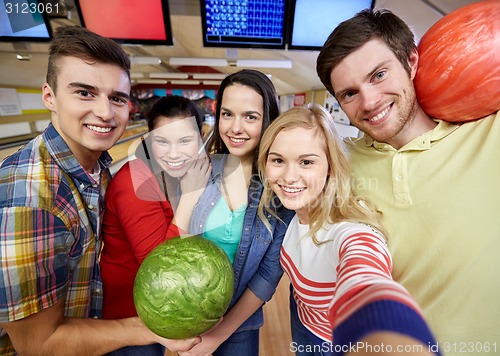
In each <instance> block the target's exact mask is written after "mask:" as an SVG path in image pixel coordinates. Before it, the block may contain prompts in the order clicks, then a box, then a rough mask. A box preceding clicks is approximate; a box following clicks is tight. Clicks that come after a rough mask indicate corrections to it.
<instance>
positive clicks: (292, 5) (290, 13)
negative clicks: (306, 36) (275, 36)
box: [287, 0, 376, 51]
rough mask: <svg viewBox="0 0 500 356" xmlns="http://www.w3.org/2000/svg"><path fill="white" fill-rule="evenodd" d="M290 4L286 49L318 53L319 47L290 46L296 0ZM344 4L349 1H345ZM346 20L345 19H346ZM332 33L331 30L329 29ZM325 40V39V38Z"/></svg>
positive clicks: (373, 1) (372, 7) (373, 0)
mask: <svg viewBox="0 0 500 356" xmlns="http://www.w3.org/2000/svg"><path fill="white" fill-rule="evenodd" d="M288 1H289V2H290V5H289V9H290V11H289V20H288V25H289V28H288V37H287V44H288V47H287V48H288V49H291V50H308V51H319V50H320V49H321V47H322V45H320V46H304V45H293V44H292V39H293V26H294V22H295V9H296V7H297V0H288ZM345 1H346V2H348V1H350V0H345ZM375 1H376V0H371V6H370V7H369V9H370V10H373V9H374V7H375ZM361 10H362V9H360V11H361ZM314 11H321V10H319V9H314ZM346 20H347V19H346ZM331 30H332V31H333V28H332V29H331ZM325 40H326V38H325Z"/></svg>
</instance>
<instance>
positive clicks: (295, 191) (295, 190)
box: [280, 185, 305, 193]
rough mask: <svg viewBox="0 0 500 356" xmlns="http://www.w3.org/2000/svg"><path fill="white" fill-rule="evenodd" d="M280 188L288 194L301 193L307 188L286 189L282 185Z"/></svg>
mask: <svg viewBox="0 0 500 356" xmlns="http://www.w3.org/2000/svg"><path fill="white" fill-rule="evenodd" d="M280 188H281V189H283V191H285V192H286V193H300V192H302V191H304V190H305V188H297V187H285V186H284V185H280Z"/></svg>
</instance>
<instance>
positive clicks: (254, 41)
mask: <svg viewBox="0 0 500 356" xmlns="http://www.w3.org/2000/svg"><path fill="white" fill-rule="evenodd" d="M206 1H209V0H200V1H199V3H200V15H201V28H202V35H203V47H219V48H220V47H222V48H259V49H285V48H286V44H287V38H288V33H287V31H288V11H289V4H290V1H289V0H284V4H285V7H284V13H283V29H282V31H281V36H282V37H281V38H282V42H281V43H277V42H276V43H273V42H271V41H269V42H265V41H259V40H258V37H230V36H226V40H225V41H219V42H217V41H208V40H207V15H206V12H205V6H206Z"/></svg>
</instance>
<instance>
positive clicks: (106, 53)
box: [46, 26, 130, 93]
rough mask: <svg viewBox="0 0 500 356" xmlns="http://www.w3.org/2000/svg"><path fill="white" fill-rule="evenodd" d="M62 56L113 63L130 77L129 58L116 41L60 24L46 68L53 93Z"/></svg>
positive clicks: (81, 28) (51, 45)
mask: <svg viewBox="0 0 500 356" xmlns="http://www.w3.org/2000/svg"><path fill="white" fill-rule="evenodd" d="M63 56H68V57H69V56H71V57H77V58H81V59H84V60H88V61H97V62H102V63H109V64H115V65H117V66H119V67H120V68H122V69H123V71H124V72H125V73H127V76H128V77H129V79H130V59H129V57H128V56H127V54H126V53H125V51H124V50H123V49H122V48H121V47H120V45H119V44H118V43H116V42H114V41H113V40H110V39H109V38H105V37H102V36H99V35H98V34H95V33H93V32H91V31H89V30H87V29H86V28H83V27H78V26H61V27H58V28H57V29H56V31H55V34H54V37H53V39H52V41H51V44H50V51H49V64H48V68H47V78H46V81H47V83H48V84H49V85H50V87H51V88H52V90H54V93H55V92H56V90H57V74H58V72H59V68H58V66H57V62H58V59H59V58H60V57H63Z"/></svg>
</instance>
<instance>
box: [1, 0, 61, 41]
mask: <svg viewBox="0 0 500 356" xmlns="http://www.w3.org/2000/svg"><path fill="white" fill-rule="evenodd" d="M37 2H38V4H42V5H43V4H44V2H43V1H40V0H37ZM37 13H38V14H39V15H41V16H42V18H43V23H44V25H45V28H46V29H47V33H48V36H47V37H31V36H0V42H50V40H51V39H52V26H51V24H50V20H49V17H48V16H47V14H46V13H45V12H37Z"/></svg>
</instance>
